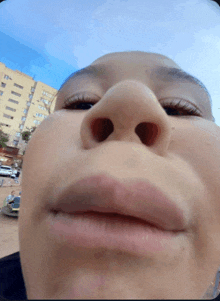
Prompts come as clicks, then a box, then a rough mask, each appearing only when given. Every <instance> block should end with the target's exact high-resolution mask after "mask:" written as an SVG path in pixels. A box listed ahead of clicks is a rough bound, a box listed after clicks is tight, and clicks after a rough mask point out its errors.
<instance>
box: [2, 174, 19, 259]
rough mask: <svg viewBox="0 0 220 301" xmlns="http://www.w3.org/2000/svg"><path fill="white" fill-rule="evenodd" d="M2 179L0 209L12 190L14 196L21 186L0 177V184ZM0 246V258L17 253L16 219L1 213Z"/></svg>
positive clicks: (11, 180) (17, 193) (9, 179)
mask: <svg viewBox="0 0 220 301" xmlns="http://www.w3.org/2000/svg"><path fill="white" fill-rule="evenodd" d="M2 179H4V184H3V185H4V186H3V187H0V208H2V205H3V201H4V200H5V198H6V197H7V196H8V195H9V194H11V191H12V190H15V195H16V196H18V195H19V192H20V191H21V185H19V184H16V183H15V182H14V180H13V179H11V178H6V177H0V183H1V180H2ZM19 180H20V177H19ZM5 185H6V186H5ZM11 185H12V186H11ZM0 246H1V247H0V258H2V257H4V256H7V255H9V254H12V253H14V252H17V251H19V244H18V218H16V217H9V216H6V215H4V214H3V213H2V212H0Z"/></svg>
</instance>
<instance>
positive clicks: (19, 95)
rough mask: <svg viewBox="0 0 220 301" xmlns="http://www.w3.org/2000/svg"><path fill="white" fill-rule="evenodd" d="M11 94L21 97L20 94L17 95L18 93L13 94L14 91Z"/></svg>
mask: <svg viewBox="0 0 220 301" xmlns="http://www.w3.org/2000/svg"><path fill="white" fill-rule="evenodd" d="M11 94H14V95H16V96H19V97H20V96H21V94H19V93H17V92H14V91H11Z"/></svg>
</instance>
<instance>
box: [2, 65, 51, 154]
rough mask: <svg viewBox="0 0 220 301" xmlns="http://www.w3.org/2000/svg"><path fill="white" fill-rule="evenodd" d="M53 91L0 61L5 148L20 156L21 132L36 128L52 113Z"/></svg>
mask: <svg viewBox="0 0 220 301" xmlns="http://www.w3.org/2000/svg"><path fill="white" fill-rule="evenodd" d="M56 94H57V90H56V89H54V88H52V87H50V86H48V85H46V84H44V83H42V82H40V81H38V82H37V81H35V80H34V79H33V78H32V77H30V76H29V75H27V74H25V73H22V72H20V71H18V70H15V71H14V70H12V69H9V68H7V67H6V66H5V65H4V64H3V63H1V62H0V126H1V129H2V131H3V132H4V133H6V134H8V135H9V141H8V142H7V145H8V146H11V147H17V148H19V154H21V155H22V154H23V151H24V150H25V148H26V145H27V144H26V143H25V142H24V141H23V140H22V135H21V133H22V132H24V131H26V130H30V129H31V128H32V127H37V126H38V125H39V124H40V123H41V122H42V121H43V120H44V119H45V118H46V117H47V116H48V115H49V114H50V113H53V112H54V107H55V102H56Z"/></svg>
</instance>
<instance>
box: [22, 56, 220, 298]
mask: <svg viewBox="0 0 220 301" xmlns="http://www.w3.org/2000/svg"><path fill="white" fill-rule="evenodd" d="M101 64H102V65H103V66H104V67H105V72H104V73H103V76H102V77H101V78H98V77H91V76H89V75H83V76H81V77H78V78H75V79H74V77H73V78H70V79H69V80H68V81H67V82H66V83H65V84H64V85H63V86H62V89H61V90H60V91H59V93H58V98H57V102H56V107H55V112H54V113H53V114H51V115H49V117H48V118H47V119H45V120H44V121H43V122H42V123H41V124H40V125H39V126H38V128H37V129H36V131H35V132H34V134H33V136H32V138H31V140H30V142H29V144H28V148H27V150H26V153H25V158H24V163H23V179H22V203H21V208H20V216H19V241H20V256H21V264H22V270H23V275H24V280H25V285H26V289H27V295H28V298H29V299H105V298H107V299H114V298H117V299H120V298H121V299H124V298H125V299H126V298H128V299H130V298H132V299H139V298H142V299H199V298H207V294H206V296H205V293H206V291H207V289H210V288H209V286H210V283H211V282H213V281H214V279H215V275H216V272H217V270H218V267H219V264H220V219H219V216H220V202H219V195H220V185H219V179H220V156H219V151H220V128H219V127H218V126H217V125H216V124H215V123H214V122H213V116H212V112H211V105H210V99H209V97H208V95H207V94H206V93H205V92H204V91H203V90H202V89H200V88H199V87H197V86H195V85H193V84H190V83H186V82H184V83H180V82H170V81H167V80H166V78H164V79H162V80H161V79H159V78H157V77H156V76H155V74H154V68H155V67H156V66H167V67H175V68H179V69H181V68H180V67H179V66H178V65H177V64H176V63H175V62H173V61H172V60H171V59H169V58H167V57H165V56H163V55H159V54H153V53H146V52H121V53H120V52H119V53H112V54H108V55H105V56H103V57H101V58H99V59H98V60H96V61H95V62H93V63H92V65H96V66H97V65H101ZM146 70H147V71H146ZM81 92H82V93H83V92H87V93H90V94H91V93H92V95H94V94H96V95H98V96H99V102H98V103H97V104H96V105H95V106H93V107H92V108H90V109H87V110H81V111H76V110H75V111H74V110H71V109H68V110H65V109H62V105H63V104H64V101H65V99H67V98H68V97H70V96H71V95H72V94H76V93H81ZM170 97H178V98H179V97H181V98H183V99H186V100H189V101H193V102H195V103H196V104H197V106H198V107H199V108H201V109H202V111H203V113H202V114H203V115H202V116H201V117H198V116H193V115H187V114H185V116H182V115H178V114H176V115H169V114H167V113H166V111H165V110H164V109H163V107H162V105H161V103H162V99H164V98H167V99H169V98H170ZM116 100H117V101H116ZM119 111H120V114H117V112H119ZM101 116H107V117H106V118H108V119H110V120H111V122H112V123H113V125H114V130H113V131H112V132H110V131H109V129H108V128H105V132H106V133H108V135H106V136H105V137H104V138H103V141H97V139H96V138H95V134H97V133H94V135H92V134H91V132H90V122H91V121H92V120H96V118H99V117H101ZM143 120H144V121H145V122H148V121H150V122H153V123H154V124H156V126H157V127H158V128H159V129H160V135H159V136H158V137H157V139H155V140H154V141H153V143H152V144H151V145H147V143H146V142H143V141H142V140H141V134H140V133H136V132H135V128H136V126H137V125H138V124H140V123H141V122H143ZM99 126H100V127H101V124H99ZM148 130H149V131H150V128H149V129H148ZM97 135H98V134H97ZM97 170H98V171H102V172H104V173H106V174H108V175H110V176H112V177H114V178H115V179H118V181H121V182H122V183H126V181H128V180H129V181H135V180H136V179H144V180H150V181H151V182H152V183H154V184H155V185H156V186H157V187H159V188H160V189H161V190H162V191H163V192H164V193H166V195H167V196H168V197H170V198H172V200H173V201H174V202H176V203H177V204H178V206H179V207H181V208H182V210H183V212H184V216H185V220H186V229H185V232H184V233H183V235H181V238H180V239H179V241H178V247H177V248H176V249H175V248H174V249H173V250H172V252H166V250H165V251H163V252H161V253H160V252H155V253H153V254H148V253H147V254H145V255H143V256H135V255H134V254H130V253H129V252H120V251H116V250H114V251H113V250H108V249H88V248H76V247H74V246H73V245H71V246H70V245H69V244H67V243H66V242H65V241H64V240H60V241H57V240H56V239H54V238H53V237H51V236H50V234H49V231H48V228H47V227H46V220H47V219H48V216H49V215H50V213H49V212H48V211H47V209H46V205H47V203H48V202H49V200H50V199H53V198H55V196H56V195H57V193H58V192H59V191H60V189H61V188H62V187H64V186H68V185H70V184H71V183H73V184H74V183H75V182H76V181H77V180H78V179H81V178H84V177H85V176H88V175H96V174H97ZM174 196H175V197H174ZM104 197H105V196H104V195H103V198H104ZM144 201H146V200H143V202H144ZM209 297H210V296H209Z"/></svg>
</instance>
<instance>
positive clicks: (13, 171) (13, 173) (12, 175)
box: [11, 169, 18, 179]
mask: <svg viewBox="0 0 220 301" xmlns="http://www.w3.org/2000/svg"><path fill="white" fill-rule="evenodd" d="M17 172H18V171H17V170H16V169H14V170H12V174H11V178H12V179H14V178H16V174H17Z"/></svg>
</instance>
